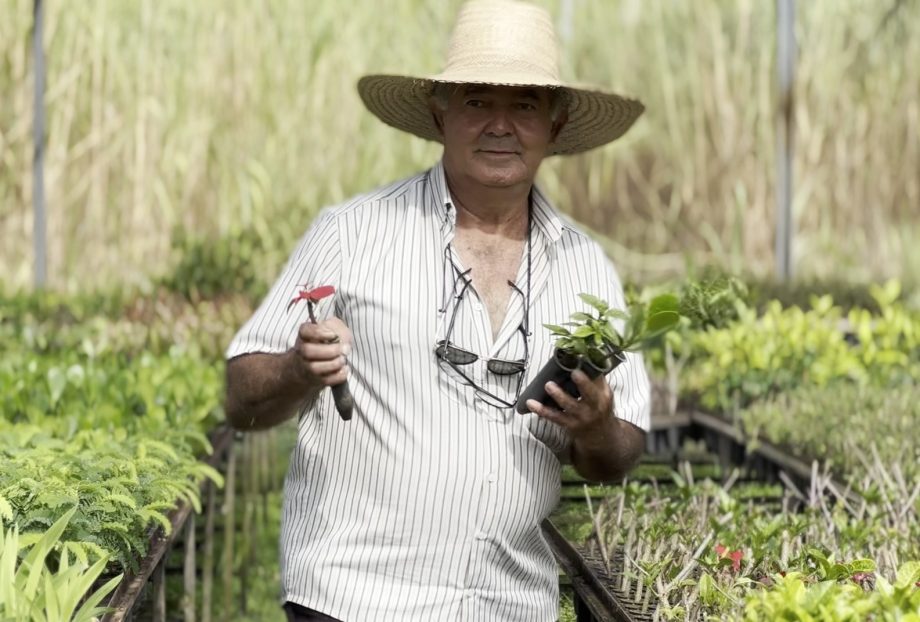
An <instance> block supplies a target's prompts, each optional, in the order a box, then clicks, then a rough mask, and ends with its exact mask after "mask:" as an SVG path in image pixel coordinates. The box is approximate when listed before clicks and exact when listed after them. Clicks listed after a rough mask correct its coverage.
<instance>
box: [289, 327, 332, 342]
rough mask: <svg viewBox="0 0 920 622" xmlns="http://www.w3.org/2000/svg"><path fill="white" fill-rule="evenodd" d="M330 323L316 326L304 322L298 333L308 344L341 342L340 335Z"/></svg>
mask: <svg viewBox="0 0 920 622" xmlns="http://www.w3.org/2000/svg"><path fill="white" fill-rule="evenodd" d="M328 324H329V323H328V322H322V323H320V324H314V323H312V322H304V323H303V324H301V325H300V328H299V329H298V331H297V334H298V336H299V337H300V338H301V339H302V340H303V341H306V342H308V343H333V342H335V341H338V340H339V335H338V333H337V332H335V331H334V330H333V329H332V327H331V326H329V325H328Z"/></svg>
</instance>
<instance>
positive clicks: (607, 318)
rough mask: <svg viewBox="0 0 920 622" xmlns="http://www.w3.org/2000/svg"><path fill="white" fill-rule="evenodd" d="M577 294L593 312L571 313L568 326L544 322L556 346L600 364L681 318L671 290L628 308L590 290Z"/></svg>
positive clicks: (646, 341) (641, 345)
mask: <svg viewBox="0 0 920 622" xmlns="http://www.w3.org/2000/svg"><path fill="white" fill-rule="evenodd" d="M578 296H579V297H580V298H581V300H582V302H584V303H586V304H587V305H589V306H590V307H591V308H592V309H593V310H594V314H590V313H584V312H583V311H577V312H575V313H573V314H572V315H571V321H570V322H566V323H565V326H570V327H572V328H571V329H568V328H564V327H563V326H556V325H554V324H546V325H545V326H546V328H548V329H549V330H550V331H551V332H552V333H553V334H554V335H556V337H557V339H556V347H557V348H559V349H560V350H564V351H567V352H570V353H572V354H576V355H580V356H586V357H588V358H590V359H591V361H592V362H594V363H595V364H596V365H597V366H598V367H602V368H603V367H606V366H607V361H608V360H609V358H610V357H611V356H612V355H616V354H619V353H621V352H632V351H637V350H641V349H642V348H644V347H646V346H647V345H648V344H649V343H651V341H652V340H654V339H655V338H656V337H658V336H660V335H662V334H663V333H665V332H666V331H668V330H670V329H671V328H673V327H674V326H676V325H677V322H678V320H679V319H680V315H679V314H678V311H677V308H678V301H677V297H676V296H674V295H672V294H661V295H659V296H656V297H655V298H653V299H652V300H651V301H649V302H648V303H647V304H646V303H642V302H636V303H634V304H632V305H630V306H629V311H628V312H624V311H622V310H620V309H616V308H612V307H610V305H609V304H608V303H607V302H606V301H604V300H601V299H600V298H597V297H596V296H592V295H590V294H579V295H578ZM618 326H620V328H618Z"/></svg>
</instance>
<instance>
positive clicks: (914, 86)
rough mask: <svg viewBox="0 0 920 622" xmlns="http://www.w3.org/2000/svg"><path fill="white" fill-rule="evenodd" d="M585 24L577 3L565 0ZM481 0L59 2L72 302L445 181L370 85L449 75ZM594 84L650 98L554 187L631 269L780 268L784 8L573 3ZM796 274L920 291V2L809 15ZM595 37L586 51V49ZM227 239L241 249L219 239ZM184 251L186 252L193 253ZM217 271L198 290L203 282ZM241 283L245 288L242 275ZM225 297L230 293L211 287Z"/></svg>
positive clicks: (21, 276) (4, 180)
mask: <svg viewBox="0 0 920 622" xmlns="http://www.w3.org/2000/svg"><path fill="white" fill-rule="evenodd" d="M541 3H542V4H544V5H545V6H547V7H548V8H549V9H550V10H551V11H552V12H553V14H554V15H555V16H557V17H559V18H560V19H562V15H561V13H562V9H561V5H562V2H561V0H544V1H543V2H541ZM32 4H33V2H32V0H8V1H7V2H4V8H3V18H2V19H0V93H2V94H3V95H2V97H0V240H2V243H0V262H2V265H3V277H2V280H3V281H4V282H5V283H6V286H7V287H10V288H13V289H19V288H23V287H28V286H29V285H30V283H31V281H32V270H33V251H32V207H31V202H32V175H31V167H32V157H33V147H32V138H31V123H32V112H31V109H32V81H33V77H32V58H31V47H30V35H31V29H32ZM459 4H460V0H389V1H388V2H387V3H386V4H385V6H384V5H381V4H380V3H379V2H378V1H377V0H353V1H352V2H349V3H339V2H318V1H311V2H302V1H301V0H265V1H262V2H252V1H251V0H196V1H195V2H186V1H184V0H132V1H116V0H82V1H81V2H48V3H47V9H46V11H47V13H46V24H45V47H46V50H47V54H48V79H47V85H48V86H47V95H46V102H47V137H48V143H47V164H46V187H47V206H48V207H47V209H48V240H49V258H48V261H49V264H48V274H49V285H50V286H51V287H53V288H55V289H58V290H64V291H74V290H77V289H80V290H86V289H99V288H111V287H116V286H124V285H132V286H133V285H140V286H143V285H144V284H146V283H149V282H150V281H151V279H154V278H160V277H162V276H163V275H166V277H165V278H167V279H172V283H173V285H174V286H178V287H180V288H181V283H180V284H178V285H177V284H176V282H175V280H176V279H179V280H180V281H181V280H182V279H183V278H186V279H187V280H188V279H190V278H191V277H189V276H188V275H183V274H180V275H179V276H176V274H175V272H176V271H177V270H192V269H193V268H194V267H195V266H198V270H199V272H200V271H201V270H202V269H203V268H201V266H202V265H203V264H202V263H201V262H200V261H189V259H188V257H189V256H193V257H206V258H207V257H218V258H219V257H221V256H223V255H222V254H226V253H229V254H231V255H232V254H233V249H235V248H237V247H239V248H240V249H241V250H242V251H243V254H244V255H245V257H244V258H243V259H242V260H240V259H238V258H236V259H234V260H233V261H235V264H234V265H237V266H245V267H248V268H247V269H249V270H251V276H247V277H244V278H242V279H241V278H239V277H238V276H236V275H231V274H227V272H226V271H221V270H219V269H217V270H215V271H214V272H213V273H211V274H206V275H203V277H202V275H198V277H202V278H203V279H204V281H205V282H207V283H210V284H211V285H215V284H216V286H219V285H220V283H221V282H223V281H222V279H227V282H228V283H229V284H230V285H229V287H230V288H231V289H232V288H233V286H235V285H236V284H237V283H238V282H240V281H242V284H241V285H240V286H241V287H246V286H249V285H252V283H250V282H249V281H248V280H247V279H250V280H252V279H254V280H255V282H263V281H264V280H266V279H269V278H271V277H272V276H273V275H274V273H275V272H276V271H277V270H278V268H279V267H280V264H281V262H282V261H283V260H284V259H285V258H286V256H287V254H288V253H289V252H290V250H291V244H292V243H293V241H294V239H295V238H296V237H298V236H299V235H300V234H301V233H302V232H303V230H304V229H305V228H306V227H307V226H308V224H309V222H310V220H311V218H312V217H313V216H314V215H315V214H316V213H317V212H318V211H319V209H320V208H321V207H322V206H324V205H327V204H331V203H334V202H337V201H341V200H343V199H345V198H347V197H348V196H350V195H352V194H354V193H356V192H359V191H365V190H368V189H371V188H373V187H375V186H377V185H380V184H383V183H386V182H388V181H390V180H392V179H395V178H398V177H400V176H404V175H408V174H411V173H412V172H414V171H417V170H420V169H422V168H425V167H427V166H429V165H430V164H431V163H432V162H434V161H435V160H436V158H437V157H438V156H439V148H438V146H437V145H434V144H427V143H425V142H424V141H421V140H419V139H415V138H412V137H409V136H408V135H404V134H402V133H399V132H397V131H396V130H393V129H390V128H388V127H386V126H384V125H383V124H381V123H380V122H379V121H377V120H376V119H375V118H373V117H372V116H371V115H370V114H369V113H367V112H366V111H365V110H364V108H363V106H362V104H361V102H360V100H359V98H358V96H357V94H356V92H355V88H354V85H355V82H356V80H357V79H358V77H359V76H360V75H362V74H364V73H369V72H378V71H379V72H390V73H406V74H415V75H425V74H429V73H435V72H437V71H439V70H440V69H441V62H442V59H443V55H444V48H445V44H446V35H447V33H448V32H449V30H450V27H451V24H452V22H453V19H454V16H455V13H456V9H457V7H458V6H459ZM571 6H572V12H571V28H569V27H564V28H563V29H562V39H563V58H562V60H563V67H564V73H565V74H566V76H567V77H569V78H576V79H578V80H579V81H582V82H591V83H596V84H600V85H609V86H610V87H613V88H615V89H618V90H620V91H621V92H624V93H626V94H631V95H634V96H636V97H639V98H640V99H642V100H643V101H644V102H645V104H646V105H647V109H648V110H647V113H646V114H645V115H644V116H643V117H642V118H641V119H640V121H639V122H638V123H637V125H636V126H635V128H634V129H633V130H632V131H631V132H630V133H629V134H628V135H627V136H626V137H625V138H624V139H622V140H620V141H619V142H617V143H615V144H613V145H610V146H607V147H605V148H602V149H599V150H595V151H593V152H590V153H588V154H585V155H582V156H576V157H568V158H554V159H551V160H548V161H547V162H546V164H545V166H544V168H543V170H542V171H541V181H542V183H543V184H544V186H545V187H546V189H547V190H548V192H549V194H550V196H552V197H553V198H554V199H555V200H556V201H557V202H558V204H559V206H560V207H561V208H562V209H563V210H565V211H566V212H568V213H570V214H572V215H573V216H574V217H575V218H576V219H577V220H579V221H580V222H582V223H583V224H585V225H586V226H587V227H589V228H590V229H591V230H592V231H593V232H594V233H595V234H596V235H597V236H598V239H600V240H601V241H602V243H603V244H604V245H605V248H607V250H608V251H609V252H610V254H611V255H612V256H613V257H614V259H615V260H616V261H617V262H618V264H619V266H620V269H621V272H623V273H624V276H625V277H626V278H628V279H630V280H634V281H646V282H647V281H651V280H656V279H660V278H665V277H673V276H680V275H681V274H683V273H685V272H686V271H687V270H688V269H689V270H692V269H695V268H698V267H700V266H705V265H716V266H720V267H722V268H724V269H727V270H730V271H733V272H739V271H745V272H748V273H751V274H754V275H759V276H764V275H768V274H769V273H770V272H771V271H772V269H773V263H774V259H773V231H774V212H775V206H774V205H775V198H774V176H775V161H776V156H775V148H774V137H775V125H776V122H777V115H776V112H775V110H776V102H775V97H776V87H775V84H776V78H775V75H776V70H775V39H776V34H775V32H776V31H775V14H774V3H773V2H766V1H761V0H732V1H729V0H694V1H693V2H674V1H671V0H573V1H572V2H571ZM796 29H797V33H796V34H797V39H798V45H799V57H798V63H797V77H796V100H795V115H796V135H795V142H796V152H795V160H794V183H795V187H794V214H795V216H794V218H795V242H794V253H795V256H794V261H795V270H796V272H797V274H799V275H801V276H802V277H804V278H821V279H824V278H833V279H837V280H842V281H863V282H864V281H869V280H878V279H882V278H887V277H900V278H901V279H902V280H903V281H904V282H905V289H908V290H911V289H916V282H917V280H918V278H920V277H918V276H917V275H920V245H917V244H916V243H914V242H915V240H917V239H920V103H918V98H917V94H918V93H920V64H918V63H916V62H915V61H916V59H917V58H920V2H917V1H916V0H901V1H899V0H886V1H874V0H834V1H831V0H811V1H803V2H799V3H797V14H796ZM568 32H571V33H573V34H567V33H568ZM211 245H216V248H211V247H210V246H211ZM183 257H185V260H184V262H183V259H182V258H183ZM198 277H195V278H198ZM234 279H236V281H234ZM206 287H210V285H206Z"/></svg>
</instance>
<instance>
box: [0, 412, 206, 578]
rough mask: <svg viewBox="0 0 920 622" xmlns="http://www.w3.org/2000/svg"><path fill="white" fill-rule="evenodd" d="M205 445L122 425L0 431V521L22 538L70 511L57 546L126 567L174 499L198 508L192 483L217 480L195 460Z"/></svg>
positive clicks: (176, 432)
mask: <svg viewBox="0 0 920 622" xmlns="http://www.w3.org/2000/svg"><path fill="white" fill-rule="evenodd" d="M209 451H210V446H209V445H208V443H207V440H206V439H205V438H204V437H203V436H202V435H201V433H200V432H197V431H194V430H183V429H181V428H178V429H172V430H168V429H167V430H162V431H161V432H160V433H159V436H158V438H157V439H154V438H145V437H143V436H140V435H134V436H131V435H128V434H126V433H125V431H124V430H118V431H115V432H114V433H113V432H111V431H100V430H82V431H78V432H76V433H75V434H74V436H73V437H72V438H71V439H70V440H68V441H65V440H62V439H60V438H55V437H52V436H50V435H48V434H47V433H46V432H45V431H43V430H41V429H39V428H37V427H35V426H25V425H18V426H13V427H10V428H8V429H7V431H5V432H2V431H0V460H2V461H3V464H4V469H3V471H2V472H0V498H2V499H3V500H4V503H5V505H6V506H7V507H6V509H7V510H9V512H4V514H9V516H5V518H4V520H5V521H6V522H11V523H13V524H15V525H17V526H18V528H19V529H20V531H21V532H22V533H23V536H25V537H28V535H29V534H30V533H33V532H41V531H43V530H44V529H47V528H48V527H49V526H50V525H51V524H52V523H54V521H56V520H58V519H59V518H60V517H61V516H62V515H64V514H65V513H67V512H68V511H71V514H70V517H71V518H70V520H69V522H68V523H67V527H66V529H65V530H64V531H63V535H62V536H61V541H60V542H59V543H56V546H57V550H59V549H62V548H64V549H68V550H70V551H71V552H72V553H74V554H76V555H78V556H81V557H86V558H89V559H95V558H98V557H100V556H101V555H105V556H107V557H111V558H112V559H113V560H114V561H116V562H118V563H119V564H121V565H122V566H124V567H134V564H135V562H136V560H137V559H139V558H140V557H143V555H144V554H146V550H147V538H148V535H147V530H148V529H149V528H150V527H162V528H163V529H164V530H165V531H167V532H168V530H169V521H168V520H167V518H166V515H165V512H166V511H168V510H170V509H172V508H173V507H174V506H175V503H176V502H177V501H186V502H188V503H191V504H192V505H193V506H194V507H195V508H196V509H198V510H200V501H199V492H198V482H200V481H201V480H202V479H204V478H209V479H211V480H213V481H215V482H217V483H218V484H219V485H221V484H222V478H221V476H220V474H218V473H216V472H215V471H214V470H213V469H210V468H208V467H207V466H206V465H202V464H201V463H200V462H198V458H197V457H198V456H199V455H201V454H202V453H204V452H209Z"/></svg>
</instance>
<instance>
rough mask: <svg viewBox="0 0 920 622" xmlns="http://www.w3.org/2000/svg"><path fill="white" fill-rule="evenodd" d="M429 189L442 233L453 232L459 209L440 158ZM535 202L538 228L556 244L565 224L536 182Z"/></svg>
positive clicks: (533, 199) (533, 194)
mask: <svg viewBox="0 0 920 622" xmlns="http://www.w3.org/2000/svg"><path fill="white" fill-rule="evenodd" d="M428 190H429V193H430V200H431V205H432V206H433V208H434V212H435V215H436V216H437V218H438V220H439V221H440V223H441V231H442V233H445V234H448V233H452V232H453V229H454V225H455V224H456V222H457V210H456V208H455V207H454V202H453V199H451V196H450V189H449V188H448V187H447V177H446V175H445V173H444V161H443V160H438V163H437V164H435V165H434V166H433V167H432V168H431V170H430V171H429V172H428ZM530 196H531V201H532V203H533V218H534V224H535V225H536V229H537V230H538V231H540V233H542V234H543V236H544V237H545V238H546V240H547V241H548V242H549V243H550V244H555V243H556V242H557V241H559V238H561V237H562V230H563V229H564V228H565V224H564V223H563V221H562V219H561V218H560V217H559V214H558V213H557V212H556V208H555V207H553V204H552V203H551V202H550V201H549V199H547V198H546V195H544V194H543V191H542V190H540V188H539V186H537V185H536V184H534V187H533V190H532V191H531V195H530Z"/></svg>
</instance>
